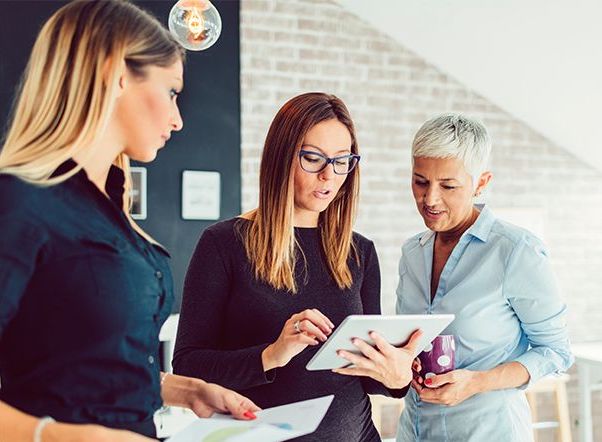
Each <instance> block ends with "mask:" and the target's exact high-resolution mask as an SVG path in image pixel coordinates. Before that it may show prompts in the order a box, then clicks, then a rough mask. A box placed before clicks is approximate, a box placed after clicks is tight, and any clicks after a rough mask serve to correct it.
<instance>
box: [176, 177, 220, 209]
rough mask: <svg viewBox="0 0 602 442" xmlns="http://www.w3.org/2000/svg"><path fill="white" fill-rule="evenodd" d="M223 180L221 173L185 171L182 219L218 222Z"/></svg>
mask: <svg viewBox="0 0 602 442" xmlns="http://www.w3.org/2000/svg"><path fill="white" fill-rule="evenodd" d="M220 202H221V180H220V173H219V172H205V171H198V170H185V171H184V173H183V174H182V218H183V219H190V220H218V219H219V217H220Z"/></svg>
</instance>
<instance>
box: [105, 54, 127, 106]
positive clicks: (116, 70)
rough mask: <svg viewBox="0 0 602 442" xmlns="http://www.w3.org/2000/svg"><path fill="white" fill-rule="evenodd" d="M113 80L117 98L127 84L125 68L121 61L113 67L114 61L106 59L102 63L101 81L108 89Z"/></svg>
mask: <svg viewBox="0 0 602 442" xmlns="http://www.w3.org/2000/svg"><path fill="white" fill-rule="evenodd" d="M113 75H114V76H113ZM113 78H116V79H117V84H116V88H115V89H116V90H115V94H116V97H117V98H118V97H120V96H121V94H123V92H124V91H125V88H126V87H127V82H128V81H129V80H128V78H127V68H126V65H125V62H124V61H123V60H121V61H119V62H118V63H117V66H115V62H114V60H113V59H111V58H108V59H107V60H106V61H105V63H104V67H103V72H102V80H103V82H104V85H105V86H106V87H108V88H109V87H111V86H112V85H111V84H110V83H111V80H112V79H113Z"/></svg>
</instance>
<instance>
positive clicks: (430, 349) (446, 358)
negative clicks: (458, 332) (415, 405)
mask: <svg viewBox="0 0 602 442" xmlns="http://www.w3.org/2000/svg"><path fill="white" fill-rule="evenodd" d="M455 355H456V342H455V340H454V336H453V335H439V336H437V337H436V338H435V339H433V341H432V342H431V343H430V344H428V345H427V346H426V347H425V349H424V351H423V352H422V353H420V354H419V355H418V359H420V365H421V366H422V369H421V370H420V375H421V376H422V379H425V380H426V379H429V378H432V377H433V376H434V375H437V374H443V373H447V372H449V371H452V370H453V369H454V368H455Z"/></svg>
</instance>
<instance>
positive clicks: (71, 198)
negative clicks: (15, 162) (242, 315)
mask: <svg viewBox="0 0 602 442" xmlns="http://www.w3.org/2000/svg"><path fill="white" fill-rule="evenodd" d="M75 165H76V164H75V163H74V162H72V161H69V162H67V163H65V164H63V165H62V166H61V167H60V168H59V169H58V170H57V172H56V173H55V174H59V173H63V172H65V171H67V170H69V169H71V168H72V167H74V166H75ZM123 182H124V178H123V173H122V171H121V170H120V169H118V168H116V167H112V168H111V170H110V172H109V176H108V179H107V187H106V191H107V194H108V195H109V196H110V199H109V198H107V197H106V196H105V195H103V194H102V193H101V192H100V191H99V190H98V188H97V187H96V186H95V185H94V184H93V183H92V182H91V181H89V179H88V178H87V175H86V173H85V172H84V171H83V170H82V171H80V172H78V173H77V174H76V175H74V176H73V177H72V178H70V179H68V180H66V181H64V182H63V183H61V184H58V185H54V186H50V187H39V186H35V185H32V184H29V183H26V182H24V181H22V180H20V179H18V178H16V177H14V176H10V175H0V232H1V234H0V380H1V383H2V384H1V387H0V400H2V401H5V402H6V403H8V404H10V405H12V406H14V407H16V408H18V409H20V410H22V411H24V412H26V413H29V414H32V415H34V416H42V415H50V416H52V417H53V418H55V419H57V420H59V421H64V422H72V423H97V424H101V425H106V426H109V427H113V428H124V429H129V430H132V431H136V432H138V433H142V434H145V435H148V436H154V435H155V427H154V424H153V414H154V412H155V411H156V410H157V409H158V408H159V407H160V406H161V405H162V400H161V394H160V385H159V338H158V336H159V330H160V328H161V325H162V324H163V322H164V321H165V319H166V318H167V316H168V315H169V313H170V311H171V305H172V302H173V287H172V278H171V273H170V269H169V265H168V256H169V255H168V254H167V252H166V251H165V250H164V249H162V248H161V247H160V246H156V245H152V244H150V243H149V242H147V241H146V240H145V239H143V238H142V237H141V236H140V235H138V234H137V233H136V232H135V231H134V230H133V228H132V227H131V225H130V224H129V222H128V221H127V219H126V217H125V216H124V214H123V212H122V211H121V201H122V200H121V198H122V195H123Z"/></svg>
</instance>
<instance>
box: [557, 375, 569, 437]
mask: <svg viewBox="0 0 602 442" xmlns="http://www.w3.org/2000/svg"><path fill="white" fill-rule="evenodd" d="M556 411H557V415H558V430H559V433H560V441H561V442H572V438H571V419H570V417H569V402H568V398H567V393H566V383H564V382H559V383H558V385H557V387H556Z"/></svg>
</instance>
